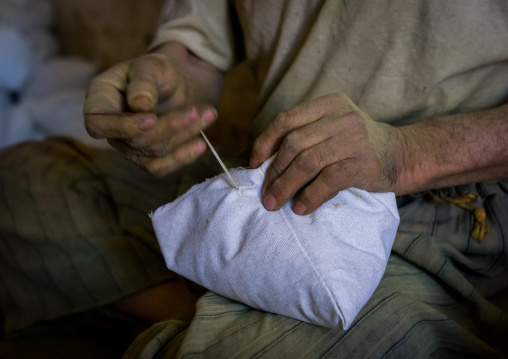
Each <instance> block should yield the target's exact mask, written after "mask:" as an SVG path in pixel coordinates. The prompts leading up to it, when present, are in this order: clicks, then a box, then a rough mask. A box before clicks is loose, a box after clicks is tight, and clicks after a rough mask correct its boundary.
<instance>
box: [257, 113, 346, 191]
mask: <svg viewBox="0 0 508 359" xmlns="http://www.w3.org/2000/svg"><path fill="white" fill-rule="evenodd" d="M334 122H335V121H333V119H332V118H322V119H321V120H320V121H316V122H313V123H311V124H308V125H306V126H304V127H301V128H299V129H297V130H294V131H292V132H291V133H289V134H288V135H287V136H286V137H285V138H284V139H283V141H282V144H281V145H280V148H279V150H278V152H277V155H276V157H275V158H274V160H273V162H272V163H271V164H270V166H269V167H268V168H267V170H266V173H265V179H264V182H263V188H262V190H261V194H262V195H263V196H264V195H266V190H267V189H268V188H269V187H270V186H271V185H272V183H273V182H274V181H275V180H276V179H277V178H279V177H280V176H281V175H282V174H283V173H284V171H286V169H287V168H288V167H289V166H290V165H291V164H292V163H293V161H294V160H295V158H296V157H297V156H298V155H299V154H300V153H302V151H304V150H306V149H310V148H312V147H314V146H316V145H318V144H319V143H323V142H325V141H326V140H328V139H329V138H330V133H332V130H333V128H334V127H337V126H336V123H334Z"/></svg>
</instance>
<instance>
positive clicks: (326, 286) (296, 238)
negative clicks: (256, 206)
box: [279, 207, 347, 325]
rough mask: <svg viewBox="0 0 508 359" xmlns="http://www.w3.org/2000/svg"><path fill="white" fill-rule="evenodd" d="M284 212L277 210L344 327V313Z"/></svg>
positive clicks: (282, 209) (283, 209)
mask: <svg viewBox="0 0 508 359" xmlns="http://www.w3.org/2000/svg"><path fill="white" fill-rule="evenodd" d="M284 211H285V208H284V207H283V208H281V209H280V210H279V212H281V213H282V217H283V218H284V221H285V222H286V224H287V226H288V227H289V229H290V230H291V233H293V238H294V239H295V241H296V242H297V244H298V247H299V248H300V251H301V252H302V253H303V254H304V256H305V258H306V259H307V261H308V262H309V264H310V265H311V267H312V270H313V271H314V273H315V274H316V276H317V277H318V278H319V280H320V281H321V284H322V285H323V287H324V288H325V290H326V293H327V294H328V298H329V299H330V301H331V302H332V303H333V305H334V306H335V309H336V310H337V311H338V312H339V313H340V316H341V317H342V318H341V319H342V325H346V324H347V323H346V317H345V316H344V313H343V312H342V310H341V309H340V307H339V304H338V303H337V301H336V300H335V299H334V298H333V296H332V292H331V290H330V288H329V287H328V284H327V283H326V281H325V280H324V278H323V277H322V276H321V273H320V272H319V271H318V270H317V268H316V266H315V265H314V262H313V261H312V259H311V258H310V255H309V254H308V253H307V251H306V250H305V248H304V246H303V244H302V241H301V240H300V237H299V236H298V235H297V233H296V232H295V231H294V229H293V226H291V223H290V222H289V218H288V217H287V215H286V213H285V212H284Z"/></svg>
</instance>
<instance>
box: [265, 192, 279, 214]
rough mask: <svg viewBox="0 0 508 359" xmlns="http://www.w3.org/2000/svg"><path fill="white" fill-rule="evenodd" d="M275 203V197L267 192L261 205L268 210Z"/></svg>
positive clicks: (273, 207)
mask: <svg viewBox="0 0 508 359" xmlns="http://www.w3.org/2000/svg"><path fill="white" fill-rule="evenodd" d="M276 205H277V202H276V201H275V198H274V197H273V196H272V195H271V194H269V195H268V196H266V197H265V198H264V199H263V206H265V208H266V209H267V210H268V211H273V210H274V209H275V206H276Z"/></svg>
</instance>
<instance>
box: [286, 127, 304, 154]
mask: <svg viewBox="0 0 508 359" xmlns="http://www.w3.org/2000/svg"><path fill="white" fill-rule="evenodd" d="M303 144H304V139H303V138H302V136H301V135H300V133H299V131H293V132H291V133H289V134H288V135H287V136H286V137H284V139H283V140H282V144H281V150H282V151H283V152H286V153H287V154H289V155H295V154H296V153H298V152H300V150H301V148H302V146H303Z"/></svg>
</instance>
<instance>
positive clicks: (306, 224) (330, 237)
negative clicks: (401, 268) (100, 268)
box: [152, 160, 399, 329]
mask: <svg viewBox="0 0 508 359" xmlns="http://www.w3.org/2000/svg"><path fill="white" fill-rule="evenodd" d="M270 162H271V161H270V160H268V161H267V162H265V163H264V164H263V165H262V166H261V167H260V168H258V169H253V170H246V169H235V170H232V175H233V177H234V178H235V180H236V181H237V182H238V185H239V186H240V189H239V190H236V189H235V188H234V187H233V186H232V185H231V184H230V182H229V179H228V177H227V176H226V175H225V174H223V175H220V176H218V177H215V178H213V179H209V180H207V181H205V182H203V183H201V184H198V185H195V186H194V187H192V188H191V189H190V190H189V191H188V192H187V193H186V194H184V195H183V196H181V197H180V198H178V199H176V200H175V201H174V202H171V203H168V204H166V205H164V206H162V207H160V208H159V209H157V211H156V212H155V213H154V214H153V215H152V222H153V225H154V228H155V232H156V235H157V238H158V240H159V244H160V247H161V250H162V253H163V254H164V258H165V261H166V264H167V266H168V268H169V269H171V270H172V271H174V272H176V273H179V274H180V275H182V276H183V277H185V278H188V279H190V280H192V281H194V282H196V283H198V284H200V285H202V286H203V287H205V288H208V289H210V290H212V291H214V292H216V293H219V294H221V295H223V296H225V297H228V298H230V299H234V300H237V301H239V302H242V303H245V304H247V305H249V306H251V307H253V308H258V309H261V310H264V311H267V312H271V313H276V314H281V315H285V316H288V317H292V318H296V319H299V320H302V321H306V322H309V323H313V324H316V325H320V326H325V327H330V328H335V327H338V326H342V327H343V328H344V329H347V328H348V327H349V326H350V325H351V323H352V321H353V320H354V318H355V317H356V315H357V314H358V312H359V311H360V309H361V308H362V307H363V306H364V305H365V303H366V302H367V300H368V299H369V298H370V297H371V295H372V293H373V292H374V290H375V289H376V287H377V285H378V284H379V281H380V280H381V277H382V275H383V273H384V270H385V268H386V264H387V261H388V256H389V254H390V250H391V247H392V245H393V240H394V238H395V233H396V230H397V227H398V224H399V215H398V211H397V206H396V202H395V196H394V194H393V193H369V192H366V191H363V190H359V189H355V188H350V189H348V190H345V191H342V192H340V193H339V194H338V195H337V196H336V197H335V198H333V199H332V200H330V201H328V202H327V203H325V204H324V205H322V206H321V207H320V208H319V209H317V210H316V211H315V212H313V213H312V214H309V215H307V216H298V215H295V214H294V213H293V212H292V211H291V207H290V204H286V205H285V206H284V207H283V208H282V209H281V210H279V211H277V212H269V211H266V210H265V209H264V207H263V206H262V204H261V199H260V196H261V194H260V192H261V186H262V183H263V178H264V174H265V171H266V168H267V167H268V165H269V163H270Z"/></svg>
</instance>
